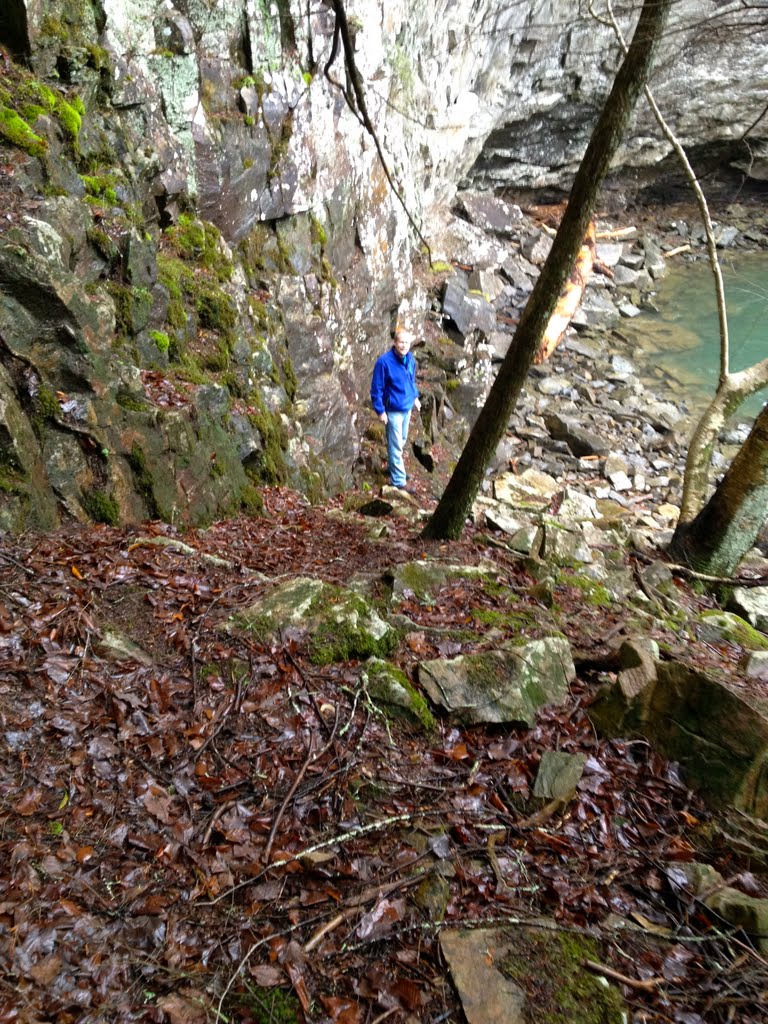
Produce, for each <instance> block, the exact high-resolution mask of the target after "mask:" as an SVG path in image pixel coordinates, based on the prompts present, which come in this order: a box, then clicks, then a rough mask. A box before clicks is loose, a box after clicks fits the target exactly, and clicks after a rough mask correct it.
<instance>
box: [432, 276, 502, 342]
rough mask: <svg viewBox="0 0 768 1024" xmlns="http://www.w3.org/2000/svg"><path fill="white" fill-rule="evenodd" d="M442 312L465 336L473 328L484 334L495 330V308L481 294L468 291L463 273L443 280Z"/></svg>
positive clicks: (467, 284)
mask: <svg viewBox="0 0 768 1024" xmlns="http://www.w3.org/2000/svg"><path fill="white" fill-rule="evenodd" d="M443 313H444V314H445V315H446V316H447V317H448V318H449V319H450V320H452V321H453V323H454V324H455V325H456V328H457V330H458V331H459V333H460V334H462V335H464V336H465V337H466V335H468V334H469V333H470V332H471V331H473V330H480V331H482V332H483V333H484V334H490V333H491V332H492V331H495V330H496V310H495V309H494V308H493V306H492V305H491V304H490V302H489V301H488V300H487V299H486V298H485V297H484V296H483V295H479V294H473V293H471V292H470V291H469V283H468V281H467V277H466V275H465V274H454V275H453V276H452V277H449V278H448V280H447V281H446V282H445V292H444V294H443Z"/></svg>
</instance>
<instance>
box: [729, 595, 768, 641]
mask: <svg viewBox="0 0 768 1024" xmlns="http://www.w3.org/2000/svg"><path fill="white" fill-rule="evenodd" d="M728 608H729V609H730V610H731V611H734V612H737V613H738V614H739V615H741V616H742V618H745V619H746V620H747V622H748V623H749V624H750V625H752V626H754V627H755V629H759V630H760V631H761V632H762V633H768V587H736V588H735V589H734V590H733V592H732V594H731V597H730V600H729V601H728Z"/></svg>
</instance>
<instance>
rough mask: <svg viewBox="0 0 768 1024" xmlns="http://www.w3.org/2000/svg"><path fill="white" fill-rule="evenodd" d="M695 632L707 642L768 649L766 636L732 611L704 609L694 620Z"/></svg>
mask: <svg viewBox="0 0 768 1024" xmlns="http://www.w3.org/2000/svg"><path fill="white" fill-rule="evenodd" d="M696 632H697V633H698V635H699V638H700V639H701V640H706V641H707V642H708V643H726V644H735V645H736V646H737V647H744V648H745V649H746V650H748V651H768V636H765V634H763V633H760V632H759V631H758V630H756V629H755V627H754V626H751V625H750V624H749V623H748V622H747V621H746V619H742V618H741V616H740V615H736V614H735V613H734V612H721V611H706V612H702V613H701V615H699V617H698V619H697V620H696Z"/></svg>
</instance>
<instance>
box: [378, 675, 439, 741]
mask: <svg viewBox="0 0 768 1024" xmlns="http://www.w3.org/2000/svg"><path fill="white" fill-rule="evenodd" d="M363 676H364V679H365V681H366V683H367V686H368V693H369V694H370V695H371V698H372V699H373V701H374V702H375V703H381V704H385V705H386V706H387V707H388V708H390V709H392V711H393V713H394V715H395V716H397V717H401V718H404V719H406V720H407V721H409V722H411V723H413V724H415V725H419V726H421V727H422V728H423V729H425V730H426V731H427V732H433V731H434V730H435V728H436V724H435V719H434V716H433V715H432V712H431V711H430V710H429V705H428V704H427V702H426V700H425V699H424V697H423V696H422V695H421V694H420V693H419V691H418V690H417V689H416V687H415V686H414V685H413V683H412V682H411V681H410V679H409V678H408V676H407V675H406V674H405V672H403V671H402V669H399V668H397V667H396V666H395V665H392V664H390V663H389V662H388V661H383V660H382V659H381V658H369V659H368V661H367V662H366V663H365V669H364V672H363Z"/></svg>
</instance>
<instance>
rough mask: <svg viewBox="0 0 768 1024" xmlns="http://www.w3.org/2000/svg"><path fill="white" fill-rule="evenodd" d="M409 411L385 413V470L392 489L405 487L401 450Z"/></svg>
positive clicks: (403, 444) (408, 419) (404, 440)
mask: <svg viewBox="0 0 768 1024" xmlns="http://www.w3.org/2000/svg"><path fill="white" fill-rule="evenodd" d="M410 422H411V411H410V409H409V410H408V412H389V411H387V469H388V470H389V479H390V480H391V481H392V486H393V487H405V465H404V464H403V448H404V447H405V442H406V440H407V438H408V425H409V424H410Z"/></svg>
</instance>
